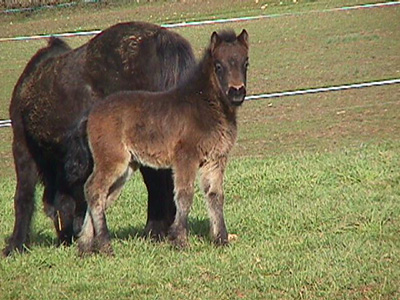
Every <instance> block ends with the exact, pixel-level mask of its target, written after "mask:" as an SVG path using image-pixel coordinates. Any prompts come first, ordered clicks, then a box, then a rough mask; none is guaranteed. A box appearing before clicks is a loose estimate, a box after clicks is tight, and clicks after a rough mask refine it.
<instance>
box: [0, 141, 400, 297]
mask: <svg viewBox="0 0 400 300" xmlns="http://www.w3.org/2000/svg"><path fill="white" fill-rule="evenodd" d="M398 147H399V143H398V142H396V143H392V142H389V143H385V144H380V145H368V146H364V147H361V148H358V149H352V150H348V151H339V152H335V153H313V154H301V153H298V154H293V155H277V156H273V157H271V158H264V159H255V158H242V159H233V161H231V163H230V165H229V168H228V171H227V180H226V184H225V188H226V196H227V202H226V218H227V223H228V227H229V230H230V232H232V233H236V234H237V235H238V237H239V238H238V240H237V241H236V242H234V243H233V244H232V245H231V246H229V247H226V248H215V247H214V246H212V245H211V244H210V241H209V240H208V238H207V232H208V223H207V216H206V212H205V207H204V203H203V201H202V200H201V195H200V194H199V193H197V194H196V199H195V205H194V209H193V211H192V214H191V218H190V227H191V233H190V243H191V247H190V249H187V250H184V251H176V250H174V249H172V248H171V247H170V246H169V245H168V244H167V243H161V244H154V243H151V242H150V241H148V240H144V239H142V238H141V237H140V234H141V232H142V228H143V224H144V221H145V217H144V216H145V209H146V204H145V197H146V195H145V189H144V186H143V183H142V181H141V179H140V176H138V175H137V176H135V177H134V179H133V180H132V181H130V182H129V184H128V186H127V187H126V188H125V190H124V193H123V195H122V197H121V198H120V199H119V200H118V202H117V203H116V204H115V205H114V206H113V207H112V208H111V209H110V211H109V213H108V216H109V226H110V228H111V230H112V232H113V235H114V239H113V246H114V249H115V252H116V257H115V258H108V257H103V256H93V257H89V258H86V259H80V258H78V257H77V249H76V247H75V246H74V247H71V248H55V246H54V241H53V236H54V235H53V233H52V229H51V226H50V222H49V221H48V220H47V219H45V217H44V216H43V214H38V215H37V218H36V220H35V228H34V232H35V233H36V234H35V235H34V237H33V241H32V242H33V245H32V250H31V251H30V253H29V254H28V255H15V256H13V257H11V258H8V259H3V260H1V261H0V268H1V273H2V276H1V279H0V280H1V281H0V283H1V284H0V292H1V294H2V299H15V298H18V299H36V298H41V299H50V298H52V299H54V298H61V299H63V298H65V299H69V298H71V299H74V298H78V297H79V298H80V299H89V298H93V297H94V298H104V299H111V298H118V299H146V298H147V299H235V298H236V299H240V298H244V299H274V298H275V299H288V298H306V299H309V298H323V299H338V298H346V299H360V298H365V299H378V298H380V297H381V298H382V299H395V298H398V297H399V296H400V293H399V292H400V291H399V289H398V286H399V278H400V277H399V276H400V274H399V273H400V268H399V267H400V261H399V257H400V247H399V246H400V240H399V215H400V202H399V198H400V176H399V174H400V167H399V166H400V155H399V152H398ZM1 185H2V190H3V196H2V199H4V200H6V199H8V200H11V198H12V193H13V182H12V181H7V180H2V182H1ZM0 216H1V219H2V220H6V222H4V223H3V224H4V225H2V231H5V232H10V231H11V229H12V228H11V225H12V222H11V220H12V203H11V201H4V205H2V206H1V210H0ZM1 245H3V244H1Z"/></svg>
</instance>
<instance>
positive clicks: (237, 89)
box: [228, 85, 246, 96]
mask: <svg viewBox="0 0 400 300" xmlns="http://www.w3.org/2000/svg"><path fill="white" fill-rule="evenodd" d="M228 94H230V95H232V96H243V95H246V88H245V86H244V85H241V86H231V87H230V88H229V91H228Z"/></svg>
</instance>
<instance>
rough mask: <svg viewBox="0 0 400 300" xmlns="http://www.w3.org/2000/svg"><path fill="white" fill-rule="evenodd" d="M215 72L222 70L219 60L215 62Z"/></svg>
mask: <svg viewBox="0 0 400 300" xmlns="http://www.w3.org/2000/svg"><path fill="white" fill-rule="evenodd" d="M215 72H216V73H221V72H222V65H221V64H220V63H219V62H216V63H215Z"/></svg>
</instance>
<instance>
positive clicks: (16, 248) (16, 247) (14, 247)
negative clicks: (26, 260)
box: [2, 242, 26, 257]
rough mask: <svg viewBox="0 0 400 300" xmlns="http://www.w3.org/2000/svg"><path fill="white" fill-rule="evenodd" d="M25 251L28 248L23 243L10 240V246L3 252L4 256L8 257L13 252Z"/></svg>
mask: <svg viewBox="0 0 400 300" xmlns="http://www.w3.org/2000/svg"><path fill="white" fill-rule="evenodd" d="M25 251H26V248H25V246H24V245H23V244H19V245H17V244H15V243H12V242H10V243H9V244H8V246H7V247H5V248H4V249H3V252H2V254H3V256H4V257H7V256H11V255H12V254H13V253H24V252H25Z"/></svg>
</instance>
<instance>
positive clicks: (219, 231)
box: [200, 158, 228, 245]
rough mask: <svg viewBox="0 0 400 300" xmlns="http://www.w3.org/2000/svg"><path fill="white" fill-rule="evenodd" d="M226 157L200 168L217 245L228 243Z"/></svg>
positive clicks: (212, 234)
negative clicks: (225, 187)
mask: <svg viewBox="0 0 400 300" xmlns="http://www.w3.org/2000/svg"><path fill="white" fill-rule="evenodd" d="M225 165H226V158H223V159H220V160H219V161H215V162H211V163H207V164H205V165H204V166H202V168H201V169H200V174H201V175H200V182H201V186H202V189H203V191H204V194H205V196H206V199H207V206H208V213H209V216H210V225H211V226H210V234H211V237H212V238H213V240H214V242H215V243H216V244H217V245H225V244H228V232H227V230H226V225H225V221H224V211H223V207H224V191H223V179H224V170H225Z"/></svg>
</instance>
